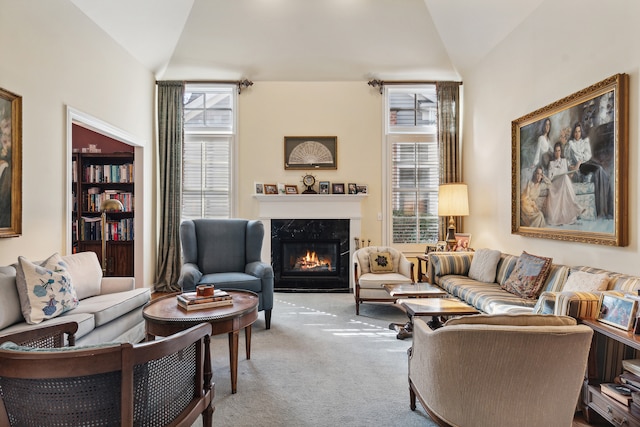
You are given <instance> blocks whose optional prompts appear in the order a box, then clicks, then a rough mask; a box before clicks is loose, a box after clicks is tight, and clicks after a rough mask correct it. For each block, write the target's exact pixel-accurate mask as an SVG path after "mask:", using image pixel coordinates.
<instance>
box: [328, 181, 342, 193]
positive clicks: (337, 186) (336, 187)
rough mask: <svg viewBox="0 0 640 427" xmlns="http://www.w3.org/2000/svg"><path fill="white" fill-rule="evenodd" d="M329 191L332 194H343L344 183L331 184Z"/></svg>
mask: <svg viewBox="0 0 640 427" xmlns="http://www.w3.org/2000/svg"><path fill="white" fill-rule="evenodd" d="M331 192H332V193H333V194H344V183H342V184H335V183H334V184H331Z"/></svg>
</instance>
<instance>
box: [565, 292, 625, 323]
mask: <svg viewBox="0 0 640 427" xmlns="http://www.w3.org/2000/svg"><path fill="white" fill-rule="evenodd" d="M608 293H612V294H615V295H619V296H623V295H624V293H623V292H616V291H613V292H612V291H608ZM555 294H556V299H555V306H554V314H559V315H565V316H571V317H575V318H576V319H595V318H596V317H598V306H599V304H600V293H593V292H577V291H562V292H556V293H555Z"/></svg>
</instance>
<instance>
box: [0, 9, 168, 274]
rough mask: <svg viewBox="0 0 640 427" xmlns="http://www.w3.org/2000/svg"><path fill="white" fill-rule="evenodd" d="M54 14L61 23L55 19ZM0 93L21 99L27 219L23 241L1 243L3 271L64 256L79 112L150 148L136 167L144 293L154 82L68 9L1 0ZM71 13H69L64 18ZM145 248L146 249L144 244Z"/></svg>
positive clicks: (150, 243) (150, 252) (149, 250)
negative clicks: (72, 118) (74, 120)
mask: <svg viewBox="0 0 640 427" xmlns="http://www.w3.org/2000/svg"><path fill="white" fill-rule="evenodd" d="M54 10H55V11H56V13H55V16H57V17H61V18H60V19H56V20H53V19H51V16H54V14H53V11H54ZM0 11H1V12H0V40H2V42H1V43H0V57H1V58H2V61H0V87H2V88H4V89H7V90H9V91H12V92H14V93H17V94H19V95H21V96H22V99H23V150H22V154H23V186H22V194H23V221H22V230H23V234H22V236H21V237H17V238H8V239H0V265H6V264H11V263H14V262H16V261H17V257H18V256H19V255H23V256H25V257H27V258H29V259H34V260H35V259H44V258H46V257H47V256H49V255H51V254H52V253H53V252H60V253H63V254H64V253H66V251H67V247H66V243H65V242H66V235H67V233H69V232H70V231H69V226H68V224H67V220H66V218H67V216H66V215H67V206H66V195H67V176H66V174H67V161H68V158H67V136H66V111H67V110H66V109H67V107H68V106H69V107H72V108H73V109H76V110H78V111H81V112H83V113H85V114H87V115H90V116H92V117H95V118H97V119H99V120H101V121H104V122H106V123H108V124H110V125H112V126H113V127H115V128H117V129H120V130H122V131H124V132H126V133H127V134H129V135H132V136H133V137H134V138H135V139H136V141H137V142H139V143H140V144H142V145H143V146H144V148H143V149H138V150H137V151H136V152H142V153H143V157H144V159H136V160H137V161H136V168H139V170H138V171H137V175H136V176H141V175H140V174H144V184H140V185H139V186H137V187H136V197H138V200H136V208H138V207H140V209H139V210H138V209H137V211H136V214H137V215H143V216H144V217H145V218H144V221H142V224H143V227H141V228H139V229H136V239H140V242H139V244H137V248H136V250H137V253H136V260H137V261H138V260H140V261H139V262H138V263H140V265H138V266H137V268H136V279H137V280H138V285H141V284H148V283H150V281H151V280H152V279H153V271H154V268H155V261H153V262H152V261H151V260H152V259H154V258H155V256H154V254H155V247H156V244H155V238H154V237H153V236H152V233H151V230H153V228H152V227H153V226H154V224H155V221H154V218H153V217H152V216H151V214H152V213H153V212H154V211H155V210H154V209H143V206H152V203H153V202H154V198H153V197H152V195H153V192H152V189H153V184H154V175H153V173H152V172H153V168H152V167H151V165H152V150H151V149H150V148H151V147H152V146H153V141H154V132H153V129H154V125H153V103H154V101H153V100H154V85H155V82H154V78H153V75H152V74H151V73H150V72H149V71H148V70H146V69H145V68H144V67H143V66H142V65H141V64H140V63H138V62H137V61H135V60H134V59H133V58H132V57H131V56H130V55H129V54H127V53H126V52H125V51H124V50H123V49H122V48H120V47H119V46H118V45H117V44H116V43H115V42H114V41H113V40H111V39H110V38H108V37H107V36H106V35H105V34H104V33H103V32H102V31H101V30H100V29H99V28H98V27H97V26H96V25H95V24H93V23H92V22H91V21H90V20H89V19H88V18H87V17H86V16H85V15H84V14H83V13H82V12H80V11H79V10H78V9H77V8H76V7H75V6H73V5H72V4H71V3H70V2H69V1H62V0H49V1H46V2H42V1H39V2H34V1H20V2H15V1H11V0H0ZM61 12H63V13H61ZM143 242H144V244H143Z"/></svg>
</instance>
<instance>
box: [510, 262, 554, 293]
mask: <svg viewBox="0 0 640 427" xmlns="http://www.w3.org/2000/svg"><path fill="white" fill-rule="evenodd" d="M551 261H552V259H551V258H546V257H539V256H536V255H531V254H529V253H527V252H524V251H523V252H522V255H520V257H519V258H518V262H517V263H516V266H515V268H514V269H513V271H512V272H511V274H510V275H509V278H508V279H507V280H506V282H505V283H504V285H502V288H503V289H504V290H506V291H507V292H511V293H513V294H515V295H518V296H520V297H522V298H536V297H537V296H538V294H539V293H540V290H541V289H542V286H543V285H544V283H545V281H546V280H547V276H548V275H549V269H550V267H551Z"/></svg>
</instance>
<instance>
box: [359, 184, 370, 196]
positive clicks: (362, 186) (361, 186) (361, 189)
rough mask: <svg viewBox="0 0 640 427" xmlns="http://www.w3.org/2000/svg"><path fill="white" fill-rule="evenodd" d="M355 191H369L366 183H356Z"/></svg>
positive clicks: (363, 192) (360, 192)
mask: <svg viewBox="0 0 640 427" xmlns="http://www.w3.org/2000/svg"><path fill="white" fill-rule="evenodd" d="M356 192H357V193H358V194H367V193H368V192H369V189H368V188H367V186H366V185H356Z"/></svg>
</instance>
